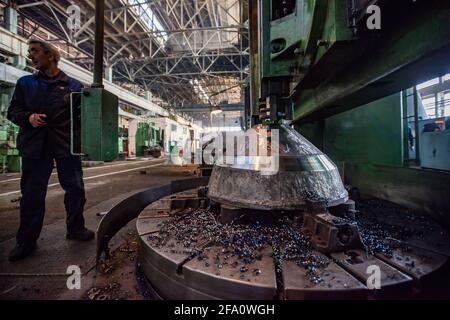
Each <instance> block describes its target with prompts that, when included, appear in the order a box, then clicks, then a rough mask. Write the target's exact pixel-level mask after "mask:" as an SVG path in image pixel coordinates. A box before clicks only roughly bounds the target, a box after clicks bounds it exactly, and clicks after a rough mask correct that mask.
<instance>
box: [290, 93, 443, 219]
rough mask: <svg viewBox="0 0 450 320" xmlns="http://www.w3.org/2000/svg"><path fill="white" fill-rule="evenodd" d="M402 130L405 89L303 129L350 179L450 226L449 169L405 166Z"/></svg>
mask: <svg viewBox="0 0 450 320" xmlns="http://www.w3.org/2000/svg"><path fill="white" fill-rule="evenodd" d="M402 130H403V129H402V112H401V95H400V93H398V94H394V95H391V96H389V97H386V98H383V99H380V100H377V101H374V102H372V103H369V104H367V105H364V106H361V107H358V108H355V109H352V110H349V111H347V112H344V113H341V114H338V115H335V116H332V117H329V118H327V119H325V120H323V121H322V122H316V123H312V124H307V125H302V126H301V127H300V128H299V131H300V132H301V133H302V134H303V135H304V136H305V137H306V138H307V139H309V140H310V141H311V142H313V143H314V144H315V145H316V146H317V147H319V148H320V149H321V150H323V151H324V152H325V153H326V154H327V155H328V156H329V157H330V158H331V159H332V160H333V161H334V162H335V163H336V165H337V166H338V167H339V170H340V172H341V174H342V175H343V177H344V179H345V183H348V184H351V185H352V186H355V187H358V188H359V190H360V192H361V193H362V194H366V195H369V196H375V197H379V198H381V199H386V200H389V201H392V202H394V203H398V204H400V205H403V206H405V207H408V208H410V209H412V210H417V211H421V212H426V213H428V214H430V215H431V216H433V217H434V218H435V219H437V220H439V221H440V222H442V223H445V224H446V225H447V226H450V199H449V195H450V172H443V171H435V170H426V169H418V168H409V167H405V166H404V164H403V142H402V141H403V136H402Z"/></svg>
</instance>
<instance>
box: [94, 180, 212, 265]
mask: <svg viewBox="0 0 450 320" xmlns="http://www.w3.org/2000/svg"><path fill="white" fill-rule="evenodd" d="M207 183H208V178H207V177H206V178H205V177H201V178H191V179H181V180H177V181H172V182H171V183H170V184H167V185H163V186H158V187H154V188H149V189H147V190H145V191H142V192H138V193H136V194H134V195H133V196H131V197H129V198H127V199H125V200H123V201H121V202H120V203H119V204H117V205H116V206H114V207H113V208H112V209H111V210H109V211H108V213H107V214H106V215H105V216H103V218H102V220H101V221H100V223H99V226H98V228H97V255H96V257H97V261H98V260H99V258H100V256H101V254H102V253H103V252H106V253H107V254H108V243H109V241H110V240H111V238H112V237H113V236H114V235H115V234H116V233H117V232H118V231H119V230H120V229H121V228H122V227H123V226H125V225H126V224H127V223H128V222H130V221H131V220H133V219H134V218H136V217H137V216H138V215H139V213H140V212H141V211H142V210H143V209H144V208H145V207H146V206H147V205H148V204H149V203H152V202H154V201H156V200H158V199H160V198H162V197H164V196H167V195H169V194H171V193H175V192H180V191H183V190H188V189H191V188H196V187H198V186H202V185H206V184H207Z"/></svg>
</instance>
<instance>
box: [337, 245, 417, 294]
mask: <svg viewBox="0 0 450 320" xmlns="http://www.w3.org/2000/svg"><path fill="white" fill-rule="evenodd" d="M331 257H332V258H333V259H335V261H336V263H337V264H338V265H339V266H341V267H342V268H343V269H345V270H346V271H347V272H348V273H350V274H352V275H353V276H354V277H355V278H357V279H358V280H359V281H361V282H362V283H367V280H368V278H369V277H370V276H371V275H372V272H373V271H371V272H368V270H369V269H368V267H369V266H377V267H379V268H380V271H381V279H380V283H381V287H382V288H383V290H388V289H390V288H391V287H394V288H395V289H397V290H399V289H401V290H402V291H403V292H404V293H406V292H407V291H406V290H409V291H410V292H411V290H412V285H413V282H412V278H411V277H410V276H408V275H406V274H404V273H403V272H401V271H399V270H397V269H395V268H394V267H392V266H390V265H388V264H386V263H384V262H383V261H382V260H380V259H378V258H376V257H374V256H372V255H368V254H367V253H366V252H365V251H363V250H349V251H346V252H339V253H331Z"/></svg>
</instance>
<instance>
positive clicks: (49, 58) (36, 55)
mask: <svg viewBox="0 0 450 320" xmlns="http://www.w3.org/2000/svg"><path fill="white" fill-rule="evenodd" d="M28 58H30V59H31V61H32V62H33V66H34V67H35V68H36V69H38V70H40V71H45V70H48V69H49V68H50V66H51V65H52V63H54V57H53V54H52V53H51V52H45V51H44V48H43V47H42V46H41V45H40V44H39V43H33V44H31V45H30V48H29V49H28Z"/></svg>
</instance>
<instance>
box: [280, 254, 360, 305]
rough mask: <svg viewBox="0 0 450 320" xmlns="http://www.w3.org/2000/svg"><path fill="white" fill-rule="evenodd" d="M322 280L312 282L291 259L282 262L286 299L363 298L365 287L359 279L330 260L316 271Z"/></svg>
mask: <svg viewBox="0 0 450 320" xmlns="http://www.w3.org/2000/svg"><path fill="white" fill-rule="evenodd" d="M318 276H320V278H321V279H323V281H321V282H318V283H313V282H311V281H309V279H308V277H307V271H306V270H305V269H304V268H299V267H298V265H297V264H296V263H295V262H293V261H284V262H283V283H284V296H285V298H286V299H287V300H303V299H364V298H365V297H366V296H367V294H368V292H367V287H366V286H365V285H363V284H362V283H361V282H360V281H359V280H357V279H356V278H355V277H353V276H352V275H351V274H349V273H348V272H346V271H345V270H344V269H342V268H341V267H339V266H338V265H337V264H336V263H334V262H332V261H330V263H329V264H328V266H327V267H326V268H324V269H321V270H319V271H318Z"/></svg>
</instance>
